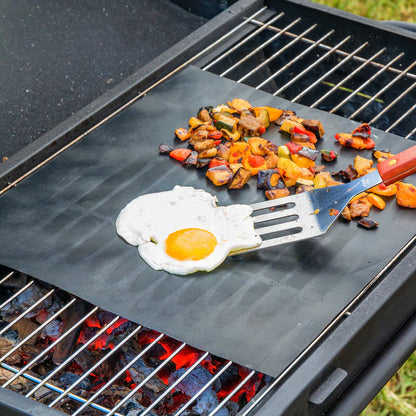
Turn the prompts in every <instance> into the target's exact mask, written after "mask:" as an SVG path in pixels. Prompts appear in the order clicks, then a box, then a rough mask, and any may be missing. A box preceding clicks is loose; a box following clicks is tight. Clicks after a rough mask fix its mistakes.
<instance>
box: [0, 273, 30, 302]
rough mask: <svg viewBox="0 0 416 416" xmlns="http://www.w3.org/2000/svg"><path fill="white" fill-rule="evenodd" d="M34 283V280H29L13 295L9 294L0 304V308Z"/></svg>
mask: <svg viewBox="0 0 416 416" xmlns="http://www.w3.org/2000/svg"><path fill="white" fill-rule="evenodd" d="M33 283H35V281H34V280H31V281H30V282H29V283H28V284H27V285H25V286H23V287H22V288H21V289H19V290H18V291H17V292H16V293H15V294H13V296H10V297H9V299H7V300H5V301H4V302H3V303H2V304H1V305H0V309H3V308H4V307H5V306H6V305H7V304H8V303H10V302H11V301H12V300H13V299H16V298H17V297H18V296H19V295H20V294H22V293H23V292H24V291H25V290H26V289H29V287H30V286H32V285H33Z"/></svg>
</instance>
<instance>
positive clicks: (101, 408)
mask: <svg viewBox="0 0 416 416" xmlns="http://www.w3.org/2000/svg"><path fill="white" fill-rule="evenodd" d="M1 367H3V368H5V369H6V370H8V371H10V372H12V373H17V372H18V370H17V368H14V367H12V366H10V365H8V364H4V363H3V364H1ZM20 377H23V378H25V379H27V380H30V381H33V382H34V383H40V382H41V379H40V378H38V377H35V376H33V375H31V374H27V373H24V374H22V375H21V376H20ZM44 387H46V388H47V389H49V390H52V391H54V392H56V393H61V392H63V390H62V389H61V388H60V387H57V386H55V385H54V384H50V383H46V384H45V385H44ZM68 397H69V398H71V399H72V400H75V401H77V402H80V403H85V402H86V399H84V398H82V397H80V396H78V395H76V394H72V393H71V394H68ZM91 407H93V408H94V409H96V410H99V411H101V412H103V413H108V412H109V411H110V410H109V409H107V408H106V407H104V406H101V405H99V404H96V403H93V404H91ZM116 415H117V416H122V415H121V414H120V413H117V414H116Z"/></svg>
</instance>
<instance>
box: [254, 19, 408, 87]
mask: <svg viewBox="0 0 416 416" xmlns="http://www.w3.org/2000/svg"><path fill="white" fill-rule="evenodd" d="M251 23H252V24H255V25H258V26H261V25H263V22H260V21H259V20H255V19H252V21H251ZM269 29H270V30H274V31H276V32H280V31H281V30H282V29H279V28H278V27H275V26H270V27H269ZM286 34H287V35H288V36H291V37H294V36H297V35H296V33H291V32H286ZM303 40H304V41H305V42H306V43H312V44H314V43H316V41H314V40H313V39H308V38H305V39H303ZM319 47H320V48H322V49H330V48H331V47H330V46H328V45H325V44H321V45H319ZM336 54H337V55H341V56H345V55H348V52H345V51H343V50H337V51H336ZM354 60H357V61H361V62H364V61H366V59H365V58H362V57H361V56H356V57H355V58H354ZM372 65H374V66H376V67H378V68H384V67H386V65H383V64H380V63H378V62H372ZM386 69H388V70H389V71H390V72H395V73H397V74H398V73H400V72H401V70H400V69H397V68H390V66H388V65H387V68H386ZM409 77H410V78H412V79H416V74H409Z"/></svg>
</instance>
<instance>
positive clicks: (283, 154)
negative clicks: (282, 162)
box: [277, 145, 290, 159]
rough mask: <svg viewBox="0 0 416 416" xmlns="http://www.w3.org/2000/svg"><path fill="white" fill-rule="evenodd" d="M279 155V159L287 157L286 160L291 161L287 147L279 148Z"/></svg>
mask: <svg viewBox="0 0 416 416" xmlns="http://www.w3.org/2000/svg"><path fill="white" fill-rule="evenodd" d="M277 155H278V156H279V157H285V158H286V159H290V150H289V148H288V147H287V146H286V145H283V146H279V149H278V153H277Z"/></svg>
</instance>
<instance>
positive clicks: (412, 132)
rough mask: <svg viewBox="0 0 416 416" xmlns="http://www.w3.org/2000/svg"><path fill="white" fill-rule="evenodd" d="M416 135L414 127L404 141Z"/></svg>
mask: <svg viewBox="0 0 416 416" xmlns="http://www.w3.org/2000/svg"><path fill="white" fill-rule="evenodd" d="M415 133H416V127H415V128H414V129H413V130H412V131H411V132H410V133H409V134H408V135H407V136H406V137H405V139H409V138H410V137H412V136H413V135H414V134H415Z"/></svg>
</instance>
